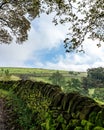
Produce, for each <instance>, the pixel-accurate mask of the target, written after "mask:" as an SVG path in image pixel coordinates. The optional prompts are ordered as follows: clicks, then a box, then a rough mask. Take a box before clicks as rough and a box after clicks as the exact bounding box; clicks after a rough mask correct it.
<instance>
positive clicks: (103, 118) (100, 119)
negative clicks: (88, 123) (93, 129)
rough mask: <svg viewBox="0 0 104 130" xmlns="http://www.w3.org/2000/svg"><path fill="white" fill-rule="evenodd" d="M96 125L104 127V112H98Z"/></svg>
mask: <svg viewBox="0 0 104 130" xmlns="http://www.w3.org/2000/svg"><path fill="white" fill-rule="evenodd" d="M95 123H96V125H97V126H101V127H103V125H104V124H103V123H104V112H103V111H100V112H98V114H97V116H96V119H95Z"/></svg>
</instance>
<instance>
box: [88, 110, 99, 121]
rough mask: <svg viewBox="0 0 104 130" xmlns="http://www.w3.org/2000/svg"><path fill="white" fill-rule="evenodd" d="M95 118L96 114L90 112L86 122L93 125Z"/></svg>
mask: <svg viewBox="0 0 104 130" xmlns="http://www.w3.org/2000/svg"><path fill="white" fill-rule="evenodd" d="M96 116H97V113H96V112H91V113H90V115H89V119H88V120H89V121H90V122H92V123H95V119H96Z"/></svg>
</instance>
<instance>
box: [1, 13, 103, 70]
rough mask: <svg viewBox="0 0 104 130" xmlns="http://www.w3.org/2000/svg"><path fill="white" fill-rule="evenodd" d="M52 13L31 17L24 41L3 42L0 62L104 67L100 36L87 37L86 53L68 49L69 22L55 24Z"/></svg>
mask: <svg viewBox="0 0 104 130" xmlns="http://www.w3.org/2000/svg"><path fill="white" fill-rule="evenodd" d="M52 17H53V15H50V16H47V15H45V14H43V15H41V17H40V18H39V19H38V18H37V19H35V20H34V21H32V26H31V30H30V32H29V38H28V41H26V42H25V43H24V44H22V45H18V44H16V43H11V44H10V45H5V44H1V45H0V66H5V67H8V66H9V67H30V68H31V67H32V68H46V69H56V70H58V69H60V70H61V69H62V70H68V71H69V70H74V71H86V70H87V69H88V68H92V67H99V66H102V67H104V45H103V43H102V47H101V48H98V47H97V46H96V44H97V43H98V42H99V41H98V40H95V41H92V40H91V39H87V38H86V39H85V41H84V49H85V53H76V52H74V53H65V49H64V46H63V40H64V38H65V36H66V34H67V27H68V26H65V25H64V26H62V25H58V26H54V24H53V23H52V22H51V21H52Z"/></svg>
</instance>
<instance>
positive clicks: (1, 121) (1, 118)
mask: <svg viewBox="0 0 104 130" xmlns="http://www.w3.org/2000/svg"><path fill="white" fill-rule="evenodd" d="M0 130H6V129H5V112H4V100H3V99H1V98H0Z"/></svg>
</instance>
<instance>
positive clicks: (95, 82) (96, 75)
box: [82, 67, 104, 89]
mask: <svg viewBox="0 0 104 130" xmlns="http://www.w3.org/2000/svg"><path fill="white" fill-rule="evenodd" d="M82 81H83V82H82V84H83V87H84V88H86V89H88V88H96V87H104V68H102V67H98V68H92V69H88V70H87V77H84V78H83V80H82Z"/></svg>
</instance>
